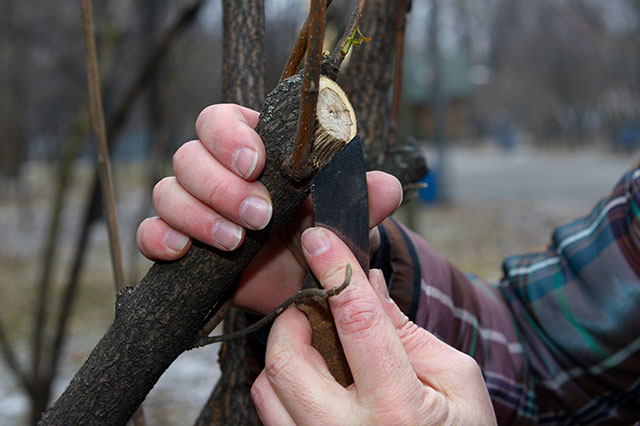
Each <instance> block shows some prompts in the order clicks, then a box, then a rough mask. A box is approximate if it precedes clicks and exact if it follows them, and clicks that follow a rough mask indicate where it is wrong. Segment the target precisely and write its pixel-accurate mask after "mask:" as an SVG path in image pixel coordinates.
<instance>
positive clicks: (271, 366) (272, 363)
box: [264, 345, 293, 379]
mask: <svg viewBox="0 0 640 426" xmlns="http://www.w3.org/2000/svg"><path fill="white" fill-rule="evenodd" d="M292 356H293V354H292V352H291V348H290V347H288V345H285V347H283V348H281V349H279V350H276V351H273V352H270V353H267V356H266V358H265V361H264V370H265V372H266V373H267V376H269V377H271V378H274V379H275V378H278V377H279V376H282V374H283V373H284V372H285V371H286V367H287V366H288V364H289V362H290V361H291V359H292Z"/></svg>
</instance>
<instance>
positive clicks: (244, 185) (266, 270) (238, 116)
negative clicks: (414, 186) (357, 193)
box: [137, 104, 402, 314]
mask: <svg viewBox="0 0 640 426" xmlns="http://www.w3.org/2000/svg"><path fill="white" fill-rule="evenodd" d="M257 122H258V113H257V112H255V111H252V110H250V109H247V108H243V107H240V106H238V105H231V104H224V105H214V106H210V107H208V108H206V109H205V110H204V111H202V113H200V116H199V117H198V119H197V121H196V134H197V136H198V140H193V141H191V142H187V143H185V144H184V145H183V146H182V147H180V148H179V149H178V151H177V152H176V153H175V155H174V157H173V169H174V173H175V176H172V177H167V178H164V179H162V180H161V181H160V182H158V184H157V185H156V187H155V188H154V190H153V205H154V207H155V209H156V212H157V213H158V217H153V218H149V219H146V220H145V221H143V222H142V223H141V224H140V227H139V228H138V234H137V240H138V247H139V249H140V251H141V252H142V254H144V255H145V256H146V257H148V258H149V259H151V260H175V259H178V258H180V257H182V256H184V255H185V254H186V252H187V251H188V250H189V248H190V247H191V238H195V239H197V240H199V241H202V242H203V243H205V244H209V245H211V246H213V247H216V248H218V249H221V250H234V249H236V248H237V247H239V246H240V245H241V244H242V241H243V239H244V235H245V230H246V229H254V230H257V229H262V228H264V227H265V226H266V225H267V223H269V220H270V219H271V214H272V207H271V198H270V196H269V193H268V192H267V190H266V188H265V187H264V186H263V185H262V184H261V183H259V182H258V181H256V179H257V178H258V176H260V173H261V172H262V169H263V168H264V164H265V160H266V158H265V150H264V145H263V143H262V140H261V139H260V137H259V136H258V134H257V133H256V132H255V131H254V127H255V126H256V124H257ZM367 185H368V191H369V217H370V222H369V225H370V227H375V226H376V225H377V224H379V223H380V222H381V221H382V220H384V219H385V218H386V217H387V216H388V215H389V214H391V212H392V211H393V210H394V209H395V208H396V207H397V206H398V205H399V204H400V202H401V201H402V189H401V186H400V183H399V181H398V180H397V179H396V178H394V177H393V176H391V175H388V174H386V173H382V172H370V173H368V174H367ZM312 224H313V212H312V206H311V202H310V199H308V200H306V201H305V203H303V205H302V206H301V207H300V209H299V210H298V212H297V213H296V214H295V217H294V218H293V219H292V220H291V221H290V222H289V223H288V224H287V225H285V226H284V228H283V229H282V230H281V231H279V232H278V234H277V235H276V236H275V237H274V238H273V239H271V240H270V241H269V243H268V244H267V245H266V246H265V247H264V249H263V250H262V251H261V252H260V253H259V254H258V255H257V256H256V259H254V261H253V262H252V263H251V264H250V265H249V267H248V268H247V269H246V270H245V272H244V275H243V279H242V282H241V283H240V289H239V290H238V292H237V294H236V298H235V303H236V305H239V306H242V307H244V308H246V309H250V310H253V311H256V312H258V313H263V314H264V313H267V312H270V311H271V310H272V309H274V308H275V307H276V306H277V305H278V304H279V303H280V302H282V301H283V300H284V299H286V298H287V297H288V296H290V295H292V294H294V293H295V292H296V291H298V290H299V289H300V286H301V284H302V281H303V279H304V275H305V273H306V269H307V265H306V261H305V259H304V256H303V255H302V252H301V251H300V248H299V247H300V235H301V233H302V231H303V230H304V229H306V228H307V227H309V226H311V225H312ZM374 236H375V235H374ZM372 246H373V247H376V244H375V241H373V242H372Z"/></svg>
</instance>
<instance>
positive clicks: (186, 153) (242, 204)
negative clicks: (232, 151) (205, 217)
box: [173, 141, 273, 230]
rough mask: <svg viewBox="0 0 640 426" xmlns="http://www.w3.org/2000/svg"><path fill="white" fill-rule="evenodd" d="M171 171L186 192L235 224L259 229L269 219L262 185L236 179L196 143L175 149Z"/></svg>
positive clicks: (269, 204)
mask: <svg viewBox="0 0 640 426" xmlns="http://www.w3.org/2000/svg"><path fill="white" fill-rule="evenodd" d="M173 170H174V173H175V175H176V179H177V180H178V182H179V183H180V185H181V186H182V187H183V188H184V189H186V190H187V192H189V193H190V194H191V195H193V196H194V197H196V198H197V199H199V200H201V201H202V202H203V203H205V204H206V205H208V206H209V207H211V208H212V209H213V210H215V211H216V212H218V213H219V214H221V215H222V216H224V217H225V218H227V219H229V220H232V221H234V222H235V223H237V224H238V225H242V226H245V227H247V228H249V229H254V230H255V229H262V228H264V227H265V226H267V223H269V220H271V214H272V212H273V207H272V205H271V197H270V196H269V192H268V191H267V189H266V188H265V187H264V185H262V183H260V182H247V181H245V180H244V179H240V178H238V176H236V175H235V174H234V173H233V172H231V171H229V170H228V169H226V168H225V167H223V166H222V165H221V164H220V163H219V162H218V161H217V160H216V159H215V158H214V157H213V156H212V155H211V154H210V153H209V152H208V151H207V150H206V149H205V147H204V146H203V145H202V144H201V143H200V142H199V141H191V142H188V143H186V144H184V145H182V146H181V147H180V149H178V151H177V152H176V153H175V155H174V156H173Z"/></svg>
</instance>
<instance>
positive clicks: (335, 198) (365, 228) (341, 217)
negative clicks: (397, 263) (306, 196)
mask: <svg viewBox="0 0 640 426" xmlns="http://www.w3.org/2000/svg"><path fill="white" fill-rule="evenodd" d="M311 197H312V199H313V211H314V214H315V222H316V226H323V227H325V228H328V229H330V230H331V231H333V232H334V233H335V234H336V235H338V236H339V237H340V238H341V239H342V241H344V242H345V243H346V244H347V246H348V247H349V248H350V249H351V251H352V252H353V253H354V254H355V256H356V258H357V259H358V262H359V263H360V266H361V267H362V269H364V271H365V273H368V272H369V201H368V197H367V179H366V166H365V163H364V155H363V152H362V143H361V141H360V136H359V135H356V137H354V138H353V139H352V140H351V142H349V143H348V144H347V146H345V147H344V148H343V149H342V151H340V152H339V153H338V154H337V155H336V156H335V157H334V158H333V159H332V160H331V161H330V162H329V163H328V164H327V165H326V166H325V167H323V168H322V170H320V171H319V172H318V173H317V174H316V175H315V176H314V178H313V180H312V181H311Z"/></svg>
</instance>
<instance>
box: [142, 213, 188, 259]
mask: <svg viewBox="0 0 640 426" xmlns="http://www.w3.org/2000/svg"><path fill="white" fill-rule="evenodd" d="M136 242H137V244H138V249H139V250H140V252H141V253H142V254H143V255H144V256H145V257H146V258H147V259H149V260H176V259H179V258H181V257H182V256H184V255H185V254H186V253H187V251H189V248H190V247H191V238H189V237H188V236H187V235H185V234H184V233H182V232H180V231H178V230H175V229H173V228H172V227H171V226H169V224H168V223H167V222H165V221H164V220H162V219H160V218H159V217H157V216H156V217H151V218H147V219H145V220H143V221H142V223H141V224H140V226H138V232H137V233H136Z"/></svg>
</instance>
